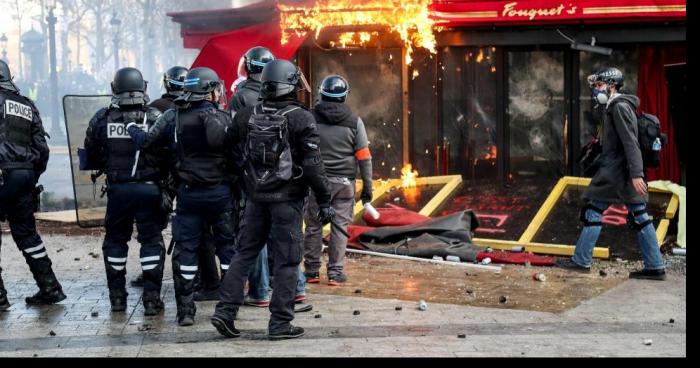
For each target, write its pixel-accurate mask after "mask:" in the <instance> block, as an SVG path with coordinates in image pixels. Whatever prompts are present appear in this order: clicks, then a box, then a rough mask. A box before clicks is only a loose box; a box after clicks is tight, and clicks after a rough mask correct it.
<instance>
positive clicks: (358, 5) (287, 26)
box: [278, 0, 442, 64]
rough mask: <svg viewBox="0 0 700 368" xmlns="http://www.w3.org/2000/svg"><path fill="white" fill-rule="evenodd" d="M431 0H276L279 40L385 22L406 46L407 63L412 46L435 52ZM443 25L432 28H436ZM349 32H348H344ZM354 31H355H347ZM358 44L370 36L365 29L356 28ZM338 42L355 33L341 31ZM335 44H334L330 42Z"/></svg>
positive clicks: (362, 43)
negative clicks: (285, 1) (297, 0)
mask: <svg viewBox="0 0 700 368" xmlns="http://www.w3.org/2000/svg"><path fill="white" fill-rule="evenodd" d="M431 2H432V0H316V2H315V3H314V5H313V6H312V7H295V6H288V5H282V4H279V5H278V8H279V10H280V28H281V29H282V39H281V42H282V44H285V43H287V41H288V40H289V37H290V35H292V34H296V35H297V36H303V35H305V34H306V33H307V32H314V33H315V36H316V38H318V35H319V34H320V33H321V30H323V28H325V27H329V26H358V25H359V26H370V25H379V26H386V27H388V28H389V30H390V31H391V32H396V33H398V34H399V36H400V37H401V40H403V42H404V45H405V47H406V64H410V63H411V61H412V58H411V54H412V53H413V46H417V47H422V48H425V49H428V50H429V51H430V52H431V53H433V54H437V50H436V48H435V45H436V41H435V35H434V33H433V29H434V25H435V22H434V21H433V20H432V19H430V17H429V12H428V5H430V4H431ZM441 29H442V28H435V30H436V31H439V30H441ZM346 33H348V32H346ZM350 33H354V32H350ZM359 33H364V34H365V35H359V38H360V42H361V43H360V45H364V44H365V43H366V42H367V41H369V40H370V38H371V35H370V34H369V33H368V32H359ZM339 37H340V38H339V40H338V42H337V43H334V44H340V45H341V46H342V47H346V45H348V44H350V42H349V41H350V40H352V39H353V38H354V37H355V35H354V34H353V35H347V34H341V35H340V36H339ZM332 46H334V45H332Z"/></svg>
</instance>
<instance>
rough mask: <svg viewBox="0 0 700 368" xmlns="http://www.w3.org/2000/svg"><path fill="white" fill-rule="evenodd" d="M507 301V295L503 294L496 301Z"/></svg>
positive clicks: (502, 302)
mask: <svg viewBox="0 0 700 368" xmlns="http://www.w3.org/2000/svg"><path fill="white" fill-rule="evenodd" d="M507 301H508V297H507V296H505V295H501V297H500V298H498V302H499V303H501V304H504V303H505V302H507Z"/></svg>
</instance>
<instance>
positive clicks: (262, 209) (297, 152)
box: [211, 60, 332, 339]
mask: <svg viewBox="0 0 700 368" xmlns="http://www.w3.org/2000/svg"><path fill="white" fill-rule="evenodd" d="M261 82H262V89H261V94H260V96H261V97H262V102H261V103H259V104H256V105H255V106H249V107H246V108H244V109H242V110H241V111H239V112H237V113H236V115H235V117H234V121H233V125H232V127H231V129H229V130H228V132H229V135H230V137H231V139H233V140H237V139H244V140H245V141H246V143H245V145H244V147H245V149H244V155H245V156H244V157H245V176H244V182H245V184H246V185H245V188H246V194H247V197H248V200H247V203H246V209H245V214H244V218H243V221H242V224H241V229H240V234H239V238H238V241H239V245H238V249H237V252H236V255H235V256H234V257H233V260H232V261H231V268H230V269H229V272H228V273H227V274H226V276H225V277H224V280H223V283H222V285H221V287H220V288H219V290H220V294H221V295H220V297H221V299H220V301H219V303H218V304H217V306H216V311H215V313H214V315H213V316H212V317H211V322H212V324H213V325H214V327H216V329H217V330H218V331H219V333H221V334H222V335H224V336H227V337H237V336H239V335H240V333H239V331H238V330H236V328H235V326H234V322H233V321H234V319H235V318H236V315H237V314H238V308H239V306H241V305H242V304H243V301H244V300H243V288H244V284H245V280H246V278H247V276H248V271H249V270H250V267H251V266H252V264H253V263H254V262H255V260H256V258H257V257H258V254H259V253H260V250H261V249H262V247H263V246H264V245H265V243H266V242H267V244H268V246H269V247H270V251H271V253H272V254H273V257H274V262H273V263H274V267H275V270H274V274H275V278H274V281H273V285H274V286H273V293H272V300H271V303H270V312H271V313H272V316H271V318H270V322H269V325H268V333H269V337H270V338H271V339H284V338H295V337H299V336H302V335H303V334H304V329H303V328H300V327H295V326H292V325H291V323H290V322H291V321H292V320H293V319H294V295H295V286H296V284H297V279H298V269H299V264H300V262H301V259H302V255H303V249H302V231H301V228H302V211H303V201H304V197H306V195H307V194H308V191H309V186H311V187H312V188H313V190H314V192H315V193H316V198H317V200H318V203H319V207H320V211H319V218H320V220H321V222H322V223H324V224H327V223H329V222H330V220H331V218H332V210H331V209H330V194H329V191H328V180H327V178H326V176H325V173H324V168H323V161H322V159H321V152H320V150H319V137H318V134H317V132H316V123H315V121H314V117H313V115H312V114H311V113H310V112H309V111H308V110H307V109H306V108H305V107H304V105H303V104H301V103H300V102H299V101H298V100H297V98H296V95H297V88H298V86H299V85H304V86H305V88H307V89H308V84H307V83H306V81H305V79H304V77H303V74H302V73H301V71H300V70H299V69H298V68H297V67H296V66H295V65H294V64H292V63H291V62H289V61H287V60H273V61H270V62H269V63H267V64H266V65H265V67H264V69H263V72H262V76H261Z"/></svg>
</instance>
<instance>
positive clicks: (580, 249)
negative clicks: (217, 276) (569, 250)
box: [571, 201, 664, 270]
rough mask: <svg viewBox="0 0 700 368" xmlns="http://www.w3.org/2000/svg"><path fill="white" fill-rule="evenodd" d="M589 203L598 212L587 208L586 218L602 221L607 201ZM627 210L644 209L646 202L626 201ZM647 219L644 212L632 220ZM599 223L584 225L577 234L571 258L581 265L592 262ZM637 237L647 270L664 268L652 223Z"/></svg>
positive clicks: (647, 216)
mask: <svg viewBox="0 0 700 368" xmlns="http://www.w3.org/2000/svg"><path fill="white" fill-rule="evenodd" d="M591 205H592V206H594V207H596V208H598V209H599V210H600V213H599V212H596V211H594V210H592V209H587V210H586V213H585V216H586V220H587V221H589V222H593V223H600V222H602V221H603V215H602V212H604V211H605V210H606V209H608V207H609V206H610V204H609V203H605V202H599V201H592V202H591ZM626 205H627V210H628V211H630V212H640V211H643V210H646V204H644V203H637V204H633V203H628V204H626ZM647 220H649V215H648V214H647V213H646V212H644V213H643V214H641V215H639V216H635V218H634V221H635V223H637V224H641V223H643V222H645V221H647ZM601 228H602V226H601V225H593V226H584V228H583V231H582V232H581V236H579V238H578V241H577V242H576V250H575V251H574V256H573V257H571V260H572V261H573V262H574V263H576V264H578V265H579V266H583V267H590V266H591V263H592V262H593V248H594V247H595V243H596V242H597V241H598V236H599V235H600V230H601ZM637 238H638V239H639V247H640V250H641V252H642V259H643V260H644V268H645V269H647V270H661V269H664V259H663V256H662V255H661V250H659V242H658V241H657V240H656V231H655V229H654V224H652V223H649V224H647V225H646V226H644V227H643V228H642V229H641V230H639V233H638V234H637Z"/></svg>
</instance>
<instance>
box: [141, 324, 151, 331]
mask: <svg viewBox="0 0 700 368" xmlns="http://www.w3.org/2000/svg"><path fill="white" fill-rule="evenodd" d="M150 329H151V325H149V324H144V325H141V326H139V327H138V330H139V331H148V330H150Z"/></svg>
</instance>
